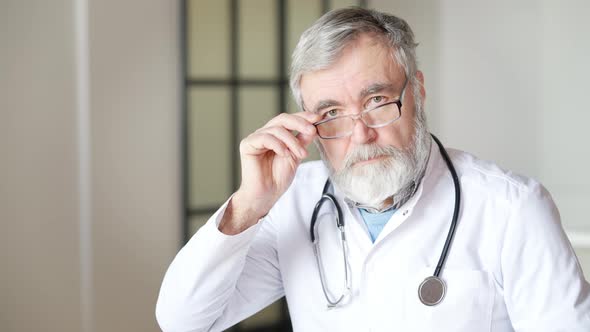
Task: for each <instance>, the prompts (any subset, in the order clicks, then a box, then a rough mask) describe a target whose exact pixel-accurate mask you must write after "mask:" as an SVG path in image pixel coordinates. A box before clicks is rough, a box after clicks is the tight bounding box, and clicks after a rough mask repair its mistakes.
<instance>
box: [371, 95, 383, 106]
mask: <svg viewBox="0 0 590 332" xmlns="http://www.w3.org/2000/svg"><path fill="white" fill-rule="evenodd" d="M372 99H373V100H372V102H374V103H376V104H378V103H380V102H382V101H383V96H375V97H373V98H372Z"/></svg>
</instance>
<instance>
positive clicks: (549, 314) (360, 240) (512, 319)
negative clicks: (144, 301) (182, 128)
mask: <svg viewBox="0 0 590 332" xmlns="http://www.w3.org/2000/svg"><path fill="white" fill-rule="evenodd" d="M448 152H449V154H450V156H451V158H452V161H453V163H454V165H455V168H456V169H457V172H458V175H459V178H460V182H461V190H462V195H461V199H462V205H461V211H460V217H459V223H458V228H457V232H456V235H455V239H454V242H453V244H452V247H451V249H450V252H449V255H448V259H447V261H446V265H445V267H444V269H443V271H442V278H443V279H444V280H445V281H446V283H447V293H446V296H445V298H444V300H443V301H442V302H441V303H440V304H438V305H437V306H433V307H427V306H424V305H423V304H421V302H420V301H419V299H418V291H417V290H418V285H419V284H420V282H421V281H422V280H424V278H425V277H427V276H430V275H432V273H433V271H434V267H435V265H436V263H437V261H438V259H439V256H440V253H441V249H442V247H443V244H444V242H445V238H446V236H447V232H448V229H449V225H450V222H451V216H452V213H453V202H454V189H453V182H452V179H451V176H450V173H449V171H448V169H447V167H446V164H445V162H444V160H443V159H442V157H441V155H440V152H439V150H438V147H437V145H436V144H434V143H433V144H432V150H431V156H430V159H429V162H428V166H427V169H426V173H425V176H424V178H423V181H422V183H421V185H420V186H419V188H418V190H417V192H416V194H415V195H414V196H413V197H412V198H411V199H410V200H409V201H408V202H407V203H406V204H404V206H402V207H401V208H400V209H399V210H398V211H397V212H396V213H395V214H394V215H393V217H392V218H391V220H390V221H389V222H388V223H387V225H386V226H385V228H384V229H383V231H382V232H381V234H380V235H379V237H378V238H377V240H376V241H375V243H374V244H373V243H371V240H370V237H369V235H368V233H367V229H366V226H365V225H364V223H363V221H362V219H361V217H360V215H359V213H358V211H356V210H355V209H351V208H349V207H348V206H347V205H346V203H345V202H344V201H343V199H342V195H341V193H339V192H338V191H336V192H335V195H336V197H337V199H338V201H339V203H340V206H341V207H342V210H343V214H344V219H345V222H346V231H347V237H348V245H349V252H350V264H351V269H352V293H351V295H350V296H349V297H348V300H347V301H346V305H344V306H342V307H340V308H337V309H332V310H328V309H327V307H326V299H325V297H324V294H323V292H322V289H321V284H320V279H319V273H318V269H317V265H316V261H315V258H314V253H313V249H312V244H311V241H310V235H309V224H310V219H311V214H312V210H313V207H314V206H315V204H316V202H317V201H318V199H319V198H320V196H321V191H322V188H323V186H324V183H325V181H326V179H327V176H328V172H327V170H326V168H325V167H324V166H323V164H322V163H321V162H310V163H305V164H302V165H301V166H300V167H299V169H298V171H297V174H296V176H295V179H294V181H293V184H292V185H291V187H290V188H289V189H288V191H287V192H286V193H285V194H284V195H283V196H282V197H281V198H280V200H279V201H278V202H277V203H276V205H275V206H274V207H273V208H272V210H271V211H270V213H269V214H268V215H267V216H266V217H265V218H264V219H262V220H261V221H260V222H258V224H256V225H255V226H252V227H251V228H249V229H247V230H246V231H244V232H242V233H241V234H238V235H235V236H227V235H224V234H222V233H221V232H219V231H218V229H217V224H218V223H219V221H220V219H221V216H222V215H223V212H224V209H225V207H226V204H227V203H226V204H224V205H223V206H222V207H221V208H220V209H219V211H217V212H216V213H215V214H214V215H213V216H212V217H211V219H210V220H209V221H208V222H207V224H206V225H205V226H203V227H202V228H201V229H200V230H199V231H198V232H197V233H196V234H195V235H194V236H193V238H192V239H191V240H190V241H189V242H188V243H187V244H186V246H185V247H184V248H183V249H182V250H181V251H180V252H179V253H178V255H177V256H176V258H175V259H174V261H173V262H172V264H171V265H170V267H169V269H168V272H167V273H166V276H165V278H164V281H163V284H162V288H161V290H160V296H159V299H158V304H157V308H156V316H157V319H158V322H159V324H160V326H161V328H162V329H163V330H164V331H221V330H223V329H226V328H228V327H229V326H231V325H233V324H236V323H237V322H239V321H241V320H243V319H245V318H246V317H248V316H250V315H252V314H254V313H255V312H257V311H259V310H260V309H262V308H264V307H265V306H267V305H269V304H270V303H272V302H274V301H276V300H277V299H279V298H281V297H282V296H286V299H287V303H288V306H289V312H290V315H291V319H292V324H293V329H294V331H300V332H313V331H351V332H358V331H403V332H405V331H453V332H459V331H465V332H483V331H489V332H499V331H502V332H507V331H534V332H542V331H547V332H549V331H552V332H553V331H567V332H576V331H578V332H588V331H590V285H589V284H588V282H587V281H586V280H585V279H584V276H583V274H582V270H581V267H580V264H579V263H578V261H577V259H576V256H575V254H574V251H573V250H572V247H571V245H570V243H569V241H568V239H567V238H566V235H565V234H564V231H563V229H562V226H561V224H560V218H559V214H558V211H557V208H556V207H555V205H554V203H553V200H552V199H551V197H550V195H549V193H548V192H547V191H546V190H545V188H543V187H542V186H541V185H540V184H539V183H538V182H535V181H534V180H531V179H528V178H525V177H521V176H518V175H515V174H513V173H510V172H507V171H504V170H501V169H500V168H498V167H497V166H495V165H494V164H492V163H489V162H485V161H482V160H479V159H476V158H475V157H473V156H472V155H469V154H467V153H464V152H460V151H457V150H451V149H449V150H448ZM328 212H329V211H328ZM318 222H319V223H320V225H319V234H320V243H321V245H322V247H321V249H322V256H323V257H324V259H323V261H324V264H325V269H326V273H327V280H328V286H329V288H330V290H331V291H332V292H333V293H338V290H339V289H340V288H341V287H342V284H343V283H344V276H343V265H342V252H341V249H340V247H339V246H338V245H339V242H338V241H337V236H338V231H337V229H336V226H335V221H334V214H330V213H322V214H321V215H320V218H319V221H318ZM334 295H337V294H334Z"/></svg>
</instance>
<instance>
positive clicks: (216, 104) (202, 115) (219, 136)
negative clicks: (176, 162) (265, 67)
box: [189, 87, 231, 208]
mask: <svg viewBox="0 0 590 332" xmlns="http://www.w3.org/2000/svg"><path fill="white" fill-rule="evenodd" d="M229 100H230V94H229V89H228V88H226V87H195V88H192V89H191V90H190V94H189V112H190V113H189V149H190V153H189V158H190V159H189V163H190V169H189V170H190V176H189V178H190V204H191V207H193V208H197V207H211V206H218V205H221V204H222V203H223V202H224V201H225V200H226V199H227V198H228V197H229V195H230V190H231V167H230V166H231V165H230V149H231V146H230V137H231V135H230V129H231V124H230V116H229V114H230V112H229V106H230V104H229Z"/></svg>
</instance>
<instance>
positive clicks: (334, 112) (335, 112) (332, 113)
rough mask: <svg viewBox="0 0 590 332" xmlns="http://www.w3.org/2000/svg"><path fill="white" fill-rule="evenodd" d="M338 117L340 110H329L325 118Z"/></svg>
mask: <svg viewBox="0 0 590 332" xmlns="http://www.w3.org/2000/svg"><path fill="white" fill-rule="evenodd" d="M336 115H338V110H329V111H327V112H326V113H325V114H324V116H328V117H334V116H336Z"/></svg>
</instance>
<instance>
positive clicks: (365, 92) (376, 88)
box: [359, 83, 394, 99]
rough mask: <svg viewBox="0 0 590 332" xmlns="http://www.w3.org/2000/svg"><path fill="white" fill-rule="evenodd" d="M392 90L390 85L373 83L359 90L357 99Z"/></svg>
mask: <svg viewBox="0 0 590 332" xmlns="http://www.w3.org/2000/svg"><path fill="white" fill-rule="evenodd" d="M393 88H394V87H393V84H391V83H373V84H371V85H369V86H368V87H366V88H364V89H362V90H361V92H360V93H359V99H365V98H366V97H367V96H369V95H372V94H374V93H377V92H381V91H393Z"/></svg>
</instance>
